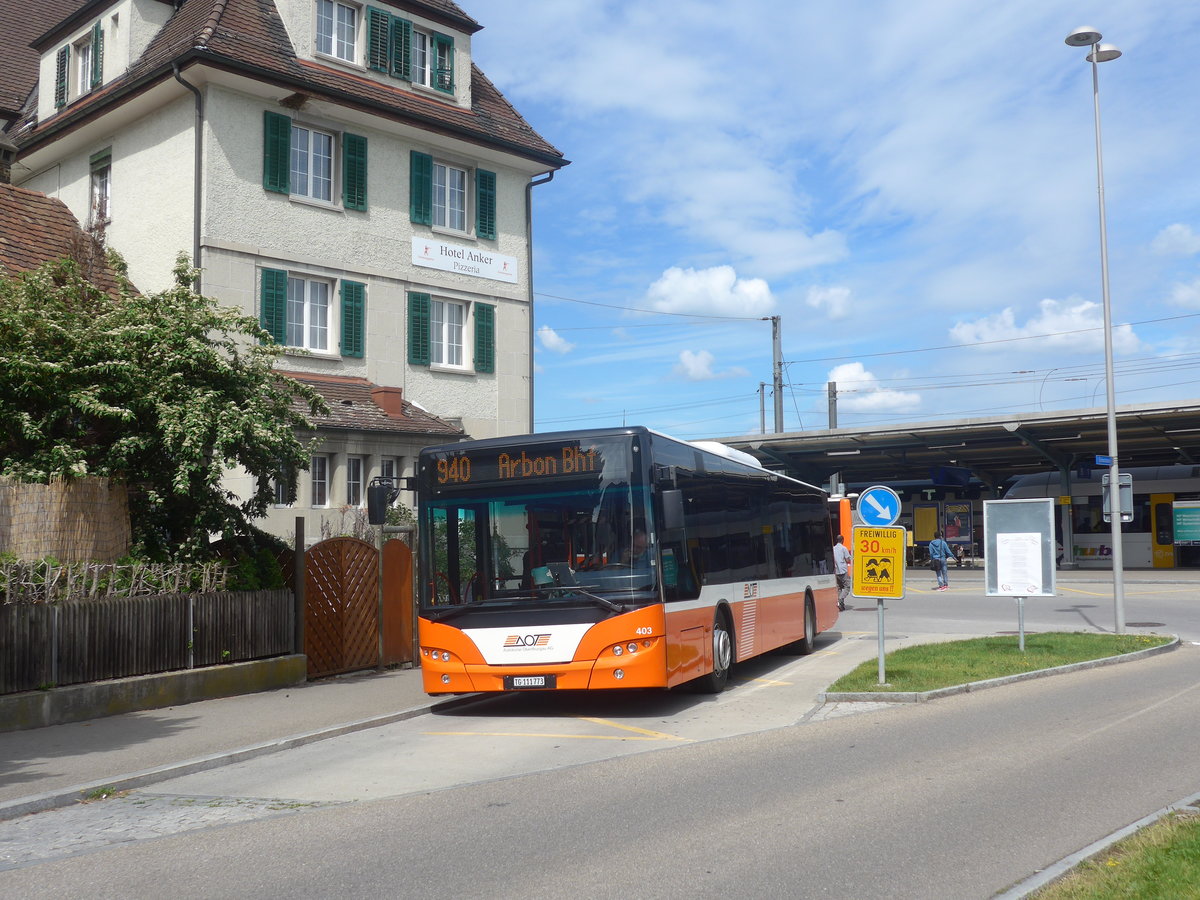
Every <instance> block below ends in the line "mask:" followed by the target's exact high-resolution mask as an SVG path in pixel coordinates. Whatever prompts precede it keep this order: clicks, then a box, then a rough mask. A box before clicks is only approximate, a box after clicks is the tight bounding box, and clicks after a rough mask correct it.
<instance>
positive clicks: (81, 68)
mask: <svg viewBox="0 0 1200 900" xmlns="http://www.w3.org/2000/svg"><path fill="white" fill-rule="evenodd" d="M91 89H92V36H91V35H90V34H89V35H88V36H87V37H85V38H84V39H83V40H81V41H79V42H77V43H76V44H75V93H76V95H78V96H82V95H84V94H86V93H87V92H88V91H90V90H91Z"/></svg>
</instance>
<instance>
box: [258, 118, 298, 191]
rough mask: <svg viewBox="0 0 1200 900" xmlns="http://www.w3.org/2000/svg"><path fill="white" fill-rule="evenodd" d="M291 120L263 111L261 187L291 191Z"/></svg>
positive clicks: (270, 189)
mask: <svg viewBox="0 0 1200 900" xmlns="http://www.w3.org/2000/svg"><path fill="white" fill-rule="evenodd" d="M291 150H292V120H291V119H289V118H288V117H287V116H284V115H280V114H279V113H276V112H271V111H270V110H269V109H268V110H266V111H265V112H264V113H263V187H264V188H266V189H267V190H268V191H275V192H276V193H279V194H287V193H290V192H291V185H290V183H289V179H290V173H291V168H290V166H289V160H288V156H289V154H290V153H291Z"/></svg>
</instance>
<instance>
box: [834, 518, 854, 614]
mask: <svg viewBox="0 0 1200 900" xmlns="http://www.w3.org/2000/svg"><path fill="white" fill-rule="evenodd" d="M844 541H845V538H843V537H842V536H841V535H840V534H839V535H838V536H837V538H836V539H835V540H834V543H833V571H834V572H836V573H837V587H838V609H845V608H846V597H848V596H849V595H850V560H851V559H853V558H854V557H853V555H852V554H851V553H850V550H849V549H848V548H847V547H846V544H845V543H844Z"/></svg>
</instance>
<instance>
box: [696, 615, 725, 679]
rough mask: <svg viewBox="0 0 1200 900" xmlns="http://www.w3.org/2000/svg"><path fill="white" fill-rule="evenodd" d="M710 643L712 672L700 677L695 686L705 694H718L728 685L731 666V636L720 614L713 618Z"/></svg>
mask: <svg viewBox="0 0 1200 900" xmlns="http://www.w3.org/2000/svg"><path fill="white" fill-rule="evenodd" d="M712 641H713V667H712V671H711V672H709V673H708V674H707V675H705V676H703V677H701V678H700V679H699V681H698V682H697V685H698V687H699V688H700V690H701V691H703V692H704V693H706V694H719V693H721V691H723V690H725V685H727V684H728V683H729V668H730V666H732V665H733V634H732V632H730V630H729V623H728V622H727V621H726V619H725V616H724V615H723V614H722V613H720V612H718V613H717V614H716V616H715V617H714V618H713V630H712Z"/></svg>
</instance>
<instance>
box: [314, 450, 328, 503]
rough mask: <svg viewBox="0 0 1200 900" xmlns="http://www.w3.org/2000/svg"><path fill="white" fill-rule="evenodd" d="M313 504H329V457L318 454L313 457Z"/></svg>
mask: <svg viewBox="0 0 1200 900" xmlns="http://www.w3.org/2000/svg"><path fill="white" fill-rule="evenodd" d="M310 473H311V481H312V505H313V506H328V505H329V457H328V456H325V455H323V454H318V455H317V456H314V457H313V458H312V467H311V469H310Z"/></svg>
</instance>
